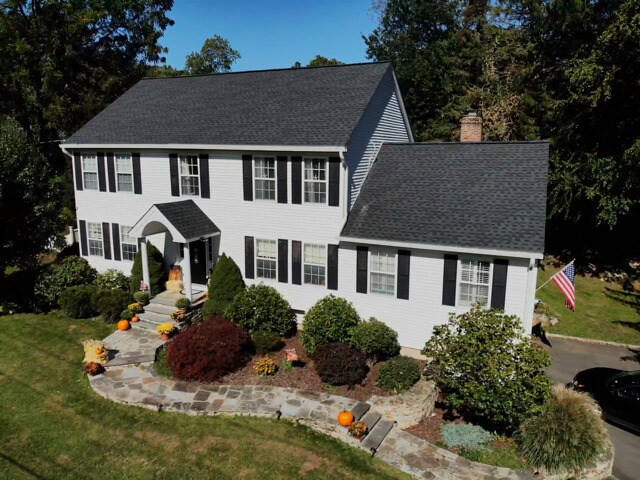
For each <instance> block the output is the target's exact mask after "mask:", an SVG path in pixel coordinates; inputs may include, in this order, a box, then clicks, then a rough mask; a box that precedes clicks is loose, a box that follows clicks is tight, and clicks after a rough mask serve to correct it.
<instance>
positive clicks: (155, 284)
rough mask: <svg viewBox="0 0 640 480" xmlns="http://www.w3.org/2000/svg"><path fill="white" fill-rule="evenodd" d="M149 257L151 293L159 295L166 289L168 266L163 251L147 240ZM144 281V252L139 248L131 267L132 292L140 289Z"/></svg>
mask: <svg viewBox="0 0 640 480" xmlns="http://www.w3.org/2000/svg"><path fill="white" fill-rule="evenodd" d="M147 257H148V259H149V282H150V283H151V285H148V287H149V294H150V295H151V296H154V295H157V294H159V293H160V292H162V291H163V290H164V289H165V283H166V281H167V279H168V272H167V267H166V266H165V264H164V258H163V257H162V253H160V250H158V249H157V248H156V247H155V245H153V244H152V243H151V242H149V241H148V240H147ZM141 281H142V252H141V251H140V250H138V253H136V258H135V259H134V261H133V267H132V268H131V292H132V293H135V292H137V291H138V290H140V282H141Z"/></svg>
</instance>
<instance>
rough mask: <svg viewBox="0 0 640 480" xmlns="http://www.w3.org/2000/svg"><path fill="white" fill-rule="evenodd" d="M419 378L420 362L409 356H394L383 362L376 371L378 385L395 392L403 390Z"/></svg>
mask: <svg viewBox="0 0 640 480" xmlns="http://www.w3.org/2000/svg"><path fill="white" fill-rule="evenodd" d="M418 380H420V362H418V361H417V360H416V359H414V358H409V357H395V358H392V359H391V360H389V361H388V362H385V363H383V364H382V366H381V367H380V372H378V385H380V386H381V387H382V388H386V389H387V390H393V391H394V392H396V393H400V392H404V391H405V390H409V389H410V388H411V387H413V386H414V385H415V384H416V382H417V381H418Z"/></svg>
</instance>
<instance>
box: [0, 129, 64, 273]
mask: <svg viewBox="0 0 640 480" xmlns="http://www.w3.org/2000/svg"><path fill="white" fill-rule="evenodd" d="M60 188H61V186H60V184H59V183H58V182H57V181H56V179H55V178H52V175H51V169H50V168H49V166H48V165H47V162H46V161H45V159H44V158H43V157H42V155H40V153H39V152H38V151H37V149H36V148H35V147H34V146H33V145H32V144H31V143H30V142H29V139H28V137H27V134H26V133H25V131H24V130H23V129H22V128H21V127H20V125H19V124H18V122H17V121H15V120H14V119H11V118H4V119H0V222H1V223H2V225H3V227H2V229H0V276H2V275H3V274H4V271H5V269H6V268H7V267H9V266H17V267H23V268H24V267H30V266H33V265H34V264H35V263H36V260H37V255H38V254H39V253H41V252H42V251H43V250H44V249H45V247H47V246H48V244H49V242H50V241H51V239H52V238H54V236H55V235H56V234H57V233H59V232H60V231H61V230H62V228H63V224H62V219H61V205H60V195H59V190H60Z"/></svg>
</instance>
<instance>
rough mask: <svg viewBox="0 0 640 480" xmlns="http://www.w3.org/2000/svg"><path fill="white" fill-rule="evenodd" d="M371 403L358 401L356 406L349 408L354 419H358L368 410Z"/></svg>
mask: <svg viewBox="0 0 640 480" xmlns="http://www.w3.org/2000/svg"><path fill="white" fill-rule="evenodd" d="M370 408H371V405H369V404H368V403H365V402H358V403H356V406H355V407H353V408H352V409H351V413H353V419H354V420H360V419H361V418H362V416H363V415H364V414H365V413H367V412H368V411H369V409H370Z"/></svg>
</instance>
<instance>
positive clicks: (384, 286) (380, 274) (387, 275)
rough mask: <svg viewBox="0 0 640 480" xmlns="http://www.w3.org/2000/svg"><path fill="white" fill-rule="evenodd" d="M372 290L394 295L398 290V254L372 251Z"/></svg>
mask: <svg viewBox="0 0 640 480" xmlns="http://www.w3.org/2000/svg"><path fill="white" fill-rule="evenodd" d="M370 283H371V285H370V287H371V292H372V293H381V294H383V295H394V294H395V291H396V254H395V252H385V251H382V250H372V251H371V281H370Z"/></svg>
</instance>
